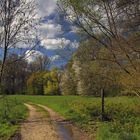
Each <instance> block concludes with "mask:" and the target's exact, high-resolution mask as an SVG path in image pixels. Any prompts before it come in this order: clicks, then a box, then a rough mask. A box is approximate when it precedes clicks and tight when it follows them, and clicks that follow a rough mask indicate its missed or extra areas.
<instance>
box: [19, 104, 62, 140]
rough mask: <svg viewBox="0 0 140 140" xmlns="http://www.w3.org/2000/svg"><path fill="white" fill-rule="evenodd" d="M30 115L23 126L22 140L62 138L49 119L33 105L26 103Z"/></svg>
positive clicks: (57, 139) (59, 139)
mask: <svg viewBox="0 0 140 140" xmlns="http://www.w3.org/2000/svg"><path fill="white" fill-rule="evenodd" d="M25 105H26V106H27V107H28V109H29V117H28V119H27V121H25V122H24V123H23V124H22V126H21V139H22V140H61V138H60V137H59V136H58V134H57V132H56V131H55V128H54V126H53V125H51V124H50V122H49V120H48V119H47V118H46V117H45V116H44V115H43V114H42V113H41V112H38V111H37V109H36V108H35V107H34V106H33V105H29V104H25Z"/></svg>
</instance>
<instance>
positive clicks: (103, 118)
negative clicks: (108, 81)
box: [101, 89, 105, 121]
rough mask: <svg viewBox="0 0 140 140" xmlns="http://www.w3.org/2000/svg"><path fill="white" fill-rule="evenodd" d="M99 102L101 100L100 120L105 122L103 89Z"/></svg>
mask: <svg viewBox="0 0 140 140" xmlns="http://www.w3.org/2000/svg"><path fill="white" fill-rule="evenodd" d="M101 100H102V112H101V119H102V121H104V120H105V116H104V114H105V111H104V89H101Z"/></svg>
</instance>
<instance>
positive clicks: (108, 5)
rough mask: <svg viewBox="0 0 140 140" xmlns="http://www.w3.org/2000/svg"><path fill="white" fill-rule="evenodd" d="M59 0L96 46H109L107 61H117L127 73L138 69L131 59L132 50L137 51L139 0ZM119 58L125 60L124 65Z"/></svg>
mask: <svg viewBox="0 0 140 140" xmlns="http://www.w3.org/2000/svg"><path fill="white" fill-rule="evenodd" d="M59 1H60V2H59V3H58V4H59V7H60V8H61V11H62V12H63V13H64V14H65V16H66V18H67V19H68V20H70V21H72V22H73V23H75V24H76V25H77V26H78V27H80V28H81V29H82V30H83V31H84V32H85V33H86V34H87V35H88V36H89V37H91V38H92V39H94V40H95V41H96V42H97V43H98V46H104V47H105V48H106V49H108V51H109V52H110V53H111V55H112V59H111V60H108V61H110V62H113V63H117V64H118V65H119V67H120V68H121V69H122V70H124V71H125V72H126V73H128V74H132V71H138V70H139V67H137V66H138V65H136V64H135V62H134V54H135V55H139V54H140V47H139V45H138V44H139V37H140V34H139V33H138V32H139V30H140V22H139V21H140V20H139V17H140V16H139V15H140V1H139V0H79V1H75V0H59ZM136 33H138V34H136ZM120 56H121V57H120ZM122 56H123V57H122ZM122 61H127V65H126V63H122ZM128 65H129V66H130V67H131V70H132V71H131V70H130V69H129V68H128V67H127V66H128Z"/></svg>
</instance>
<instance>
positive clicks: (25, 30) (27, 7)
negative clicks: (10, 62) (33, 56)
mask: <svg viewBox="0 0 140 140" xmlns="http://www.w3.org/2000/svg"><path fill="white" fill-rule="evenodd" d="M35 9H36V5H35V1H34V0H1V1H0V17H1V19H0V48H1V49H2V50H3V55H2V56H3V59H2V65H1V69H0V81H1V80H2V76H3V72H4V67H5V63H6V59H7V55H8V52H9V50H10V48H18V47H21V45H22V46H25V47H26V46H28V47H29V48H32V47H35V44H36V42H35V37H36V33H35V22H34V21H36V20H35V13H36V10H35ZM22 57H23V56H22ZM22 57H21V58H22Z"/></svg>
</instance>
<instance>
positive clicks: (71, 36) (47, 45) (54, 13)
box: [27, 0, 79, 66]
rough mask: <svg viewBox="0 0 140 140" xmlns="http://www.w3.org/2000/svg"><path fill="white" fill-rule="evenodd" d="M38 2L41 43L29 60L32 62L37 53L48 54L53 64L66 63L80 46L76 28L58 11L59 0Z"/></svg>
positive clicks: (38, 0) (32, 52) (41, 0)
mask: <svg viewBox="0 0 140 140" xmlns="http://www.w3.org/2000/svg"><path fill="white" fill-rule="evenodd" d="M37 3H38V6H37V10H38V12H37V16H38V17H41V21H40V25H39V27H38V32H39V36H40V38H39V39H40V43H39V45H38V47H36V48H35V49H34V50H33V51H31V53H30V54H31V55H30V56H29V57H28V58H27V60H28V61H29V62H32V61H33V60H34V58H35V56H37V55H47V56H48V57H49V58H50V60H51V66H61V65H65V64H66V63H67V61H68V60H69V59H70V57H71V55H72V53H73V52H74V51H75V50H76V49H77V48H78V44H79V43H78V42H79V37H78V35H76V28H75V27H74V26H73V25H72V23H70V22H69V21H67V20H66V19H65V18H64V16H63V14H62V13H60V12H58V7H57V0H37ZM27 52H28V50H27Z"/></svg>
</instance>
